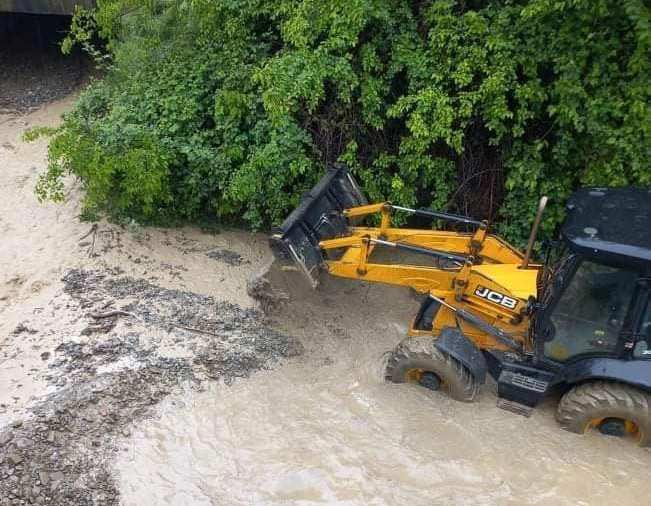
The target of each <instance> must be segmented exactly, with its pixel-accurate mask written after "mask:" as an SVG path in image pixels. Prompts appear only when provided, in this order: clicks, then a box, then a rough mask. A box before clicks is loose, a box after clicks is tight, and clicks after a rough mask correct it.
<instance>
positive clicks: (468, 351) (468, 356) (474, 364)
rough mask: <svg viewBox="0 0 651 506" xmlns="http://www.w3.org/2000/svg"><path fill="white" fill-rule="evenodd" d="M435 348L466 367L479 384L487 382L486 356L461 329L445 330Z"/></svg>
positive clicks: (437, 340) (451, 328)
mask: <svg viewBox="0 0 651 506" xmlns="http://www.w3.org/2000/svg"><path fill="white" fill-rule="evenodd" d="M434 346H435V347H436V348H437V349H439V350H440V351H442V352H444V353H447V354H448V355H450V356H451V357H452V358H455V359H456V360H458V361H459V362H461V363H462V364H463V365H465V366H466V367H467V368H468V369H469V370H470V372H471V373H472V375H473V376H474V377H475V380H476V381H477V382H478V383H480V384H483V383H485V382H486V371H487V367H486V359H485V358H484V355H483V354H482V352H481V351H479V348H477V346H475V344H474V343H473V342H472V341H470V339H468V338H467V337H466V336H465V335H463V333H462V332H461V331H460V330H459V329H456V328H454V327H445V328H443V330H441V333H440V334H439V337H438V338H437V339H436V341H434Z"/></svg>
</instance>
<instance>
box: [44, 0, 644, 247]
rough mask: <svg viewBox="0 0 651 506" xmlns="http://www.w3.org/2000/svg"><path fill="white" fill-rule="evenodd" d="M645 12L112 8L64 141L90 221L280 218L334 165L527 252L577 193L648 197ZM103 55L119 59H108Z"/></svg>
mask: <svg viewBox="0 0 651 506" xmlns="http://www.w3.org/2000/svg"><path fill="white" fill-rule="evenodd" d="M647 5H648V4H646V3H645V2H644V1H643V0H529V1H524V0H523V1H515V0H512V1H508V0H476V1H472V0H465V1H463V0H458V1H454V0H436V1H401V0H345V1H344V0H329V1H322V0H221V1H214V0H183V1H182V0H99V1H98V7H97V9H96V10H95V11H94V12H90V13H89V12H87V11H79V12H78V13H77V15H76V17H75V21H74V24H73V30H72V31H71V35H70V37H69V39H68V41H67V42H66V43H65V44H64V49H69V47H70V46H71V45H72V44H74V43H79V44H82V45H83V46H84V47H85V48H86V49H87V50H88V51H90V52H91V54H92V55H93V56H94V57H95V59H96V60H97V62H98V63H99V64H100V65H102V66H104V67H105V69H106V70H105V77H104V79H102V80H101V81H96V82H94V83H93V84H92V85H91V86H90V87H89V89H88V90H87V91H85V92H84V93H83V94H82V96H81V97H80V99H79V101H78V103H77V105H76V107H75V108H74V109H73V110H72V111H71V112H70V113H68V114H67V115H66V116H65V121H64V122H63V125H62V126H61V127H60V128H58V129H57V130H55V131H54V132H49V133H50V134H53V137H52V140H51V144H50V150H49V167H48V170H47V171H46V172H45V173H44V174H43V176H42V178H41V180H40V183H39V186H38V193H39V195H40V196H41V197H43V198H54V199H57V198H61V195H62V193H61V184H62V178H63V177H64V176H65V175H66V174H68V173H72V174H74V175H75V176H77V177H79V178H80V179H81V181H82V182H83V185H84V187H85V189H86V200H85V204H86V207H87V210H89V211H91V212H109V213H110V214H112V215H113V216H117V217H133V218H135V219H138V220H144V221H158V222H169V220H173V219H183V220H197V219H199V218H201V217H202V216H205V215H215V216H216V217H217V218H218V219H220V220H222V221H240V222H242V221H243V222H245V223H246V224H248V225H249V226H251V227H253V228H261V227H266V226H269V225H271V224H273V223H277V222H279V221H281V220H282V219H283V218H284V216H285V215H286V214H287V213H288V211H289V210H290V209H292V208H293V207H294V206H295V205H296V204H297V202H298V200H299V198H300V195H301V194H302V193H303V192H304V191H305V190H307V189H308V188H310V187H311V186H312V184H313V183H314V182H315V181H316V180H317V179H318V178H319V176H320V175H321V173H322V172H323V170H324V167H325V165H327V164H330V163H333V162H335V161H337V160H340V161H344V162H345V163H347V164H348V165H349V166H350V167H351V168H352V170H353V171H354V173H355V174H356V176H357V177H358V179H359V180H360V182H361V183H362V185H363V187H364V189H365V191H366V192H367V194H368V195H369V197H370V198H372V199H374V200H375V199H388V200H391V201H393V202H396V203H400V204H402V205H408V206H425V207H435V208H439V209H442V208H445V209H449V210H452V211H457V212H462V213H469V214H471V215H474V216H477V217H480V218H490V219H491V220H493V221H494V222H495V223H496V226H497V228H499V229H500V230H501V232H503V233H505V234H506V236H507V237H508V238H510V239H511V240H513V241H515V242H521V241H522V240H523V238H524V236H525V235H526V231H527V229H528V227H529V223H530V220H531V218H532V214H533V213H534V212H535V207H536V203H537V200H538V198H539V197H540V196H541V195H542V194H548V195H550V196H551V197H552V198H553V203H554V205H552V207H551V211H550V212H549V213H548V214H547V218H546V221H545V223H544V227H545V229H546V230H547V231H549V230H551V229H552V228H553V227H554V225H555V224H556V223H557V222H558V220H559V219H560V218H561V216H562V202H563V200H564V199H565V198H566V197H567V195H569V193H570V192H571V191H572V190H573V189H574V188H576V187H577V186H579V185H582V184H589V185H626V184H637V185H649V184H651V170H650V169H649V165H648V160H649V159H650V158H651V149H650V148H651V116H650V101H649V98H650V94H651V87H650V86H649V82H648V77H649V75H651V60H650V57H649V55H651V13H650V9H649V7H648V6H647ZM97 38H101V39H104V40H105V41H106V42H105V45H104V46H103V47H104V49H103V50H100V49H98V46H97V45H96V44H94V43H93V41H94V40H96V39H97Z"/></svg>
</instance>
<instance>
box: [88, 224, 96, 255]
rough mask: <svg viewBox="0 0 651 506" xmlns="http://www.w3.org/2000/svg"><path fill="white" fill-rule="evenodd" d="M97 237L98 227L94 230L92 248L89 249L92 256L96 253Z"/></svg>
mask: <svg viewBox="0 0 651 506" xmlns="http://www.w3.org/2000/svg"><path fill="white" fill-rule="evenodd" d="M95 237H97V228H95V230H93V242H92V244H91V245H90V248H89V249H88V256H89V257H90V258H92V256H93V253H95Z"/></svg>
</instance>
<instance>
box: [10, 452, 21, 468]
mask: <svg viewBox="0 0 651 506" xmlns="http://www.w3.org/2000/svg"><path fill="white" fill-rule="evenodd" d="M8 460H9V463H10V464H12V465H14V466H17V465H18V464H20V463H21V462H22V461H23V457H22V456H21V455H20V454H18V453H10V454H9V457H8Z"/></svg>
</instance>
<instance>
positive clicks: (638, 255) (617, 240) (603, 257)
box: [561, 187, 651, 268]
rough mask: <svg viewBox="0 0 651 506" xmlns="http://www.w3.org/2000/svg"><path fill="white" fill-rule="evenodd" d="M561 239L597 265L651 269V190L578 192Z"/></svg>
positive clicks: (583, 189)
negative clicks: (621, 265) (612, 264)
mask: <svg viewBox="0 0 651 506" xmlns="http://www.w3.org/2000/svg"><path fill="white" fill-rule="evenodd" d="M561 236H562V237H563V239H565V241H567V243H568V245H569V247H570V249H572V250H573V251H575V252H577V253H580V254H581V255H584V256H586V257H589V258H591V259H593V260H595V261H597V262H605V263H618V264H623V265H631V266H638V267H643V268H649V267H651V189H644V188H597V187H592V188H582V189H581V190H578V191H577V192H575V193H574V194H573V195H572V196H571V197H570V199H569V200H568V201H567V217H566V219H565V222H564V223H563V226H562V227H561Z"/></svg>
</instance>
